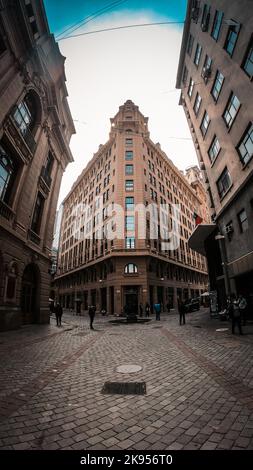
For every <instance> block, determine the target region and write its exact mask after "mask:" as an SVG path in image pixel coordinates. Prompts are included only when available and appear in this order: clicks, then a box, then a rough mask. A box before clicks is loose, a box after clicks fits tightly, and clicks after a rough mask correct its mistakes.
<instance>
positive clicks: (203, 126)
mask: <svg viewBox="0 0 253 470" xmlns="http://www.w3.org/2000/svg"><path fill="white" fill-rule="evenodd" d="M209 124H210V118H209V116H208V114H207V112H206V111H205V112H204V116H203V119H202V121H201V124H200V130H201V133H202V135H203V137H205V135H206V133H207V130H208V127H209Z"/></svg>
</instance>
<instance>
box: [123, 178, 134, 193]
mask: <svg viewBox="0 0 253 470" xmlns="http://www.w3.org/2000/svg"><path fill="white" fill-rule="evenodd" d="M125 190H126V191H133V190H134V181H133V180H126V181H125Z"/></svg>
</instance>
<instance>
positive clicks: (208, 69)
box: [201, 55, 212, 83]
mask: <svg viewBox="0 0 253 470" xmlns="http://www.w3.org/2000/svg"><path fill="white" fill-rule="evenodd" d="M211 73H212V59H211V57H210V56H209V55H206V57H205V61H204V65H203V69H202V72H201V77H202V78H204V80H205V83H207V82H208V79H209V78H210V77H211Z"/></svg>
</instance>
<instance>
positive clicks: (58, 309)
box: [55, 302, 63, 326]
mask: <svg viewBox="0 0 253 470" xmlns="http://www.w3.org/2000/svg"><path fill="white" fill-rule="evenodd" d="M62 313H63V310H62V306H61V305H60V304H59V302H57V304H56V307H55V316H56V323H57V326H61V317H62Z"/></svg>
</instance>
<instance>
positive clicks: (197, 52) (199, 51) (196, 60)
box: [194, 44, 202, 67]
mask: <svg viewBox="0 0 253 470" xmlns="http://www.w3.org/2000/svg"><path fill="white" fill-rule="evenodd" d="M201 54H202V46H201V45H200V44H197V46H196V50H195V55H194V64H195V65H196V66H197V67H198V65H199V62H200V58H201Z"/></svg>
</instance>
